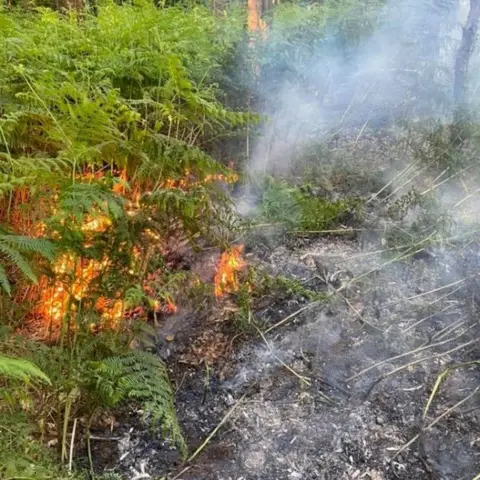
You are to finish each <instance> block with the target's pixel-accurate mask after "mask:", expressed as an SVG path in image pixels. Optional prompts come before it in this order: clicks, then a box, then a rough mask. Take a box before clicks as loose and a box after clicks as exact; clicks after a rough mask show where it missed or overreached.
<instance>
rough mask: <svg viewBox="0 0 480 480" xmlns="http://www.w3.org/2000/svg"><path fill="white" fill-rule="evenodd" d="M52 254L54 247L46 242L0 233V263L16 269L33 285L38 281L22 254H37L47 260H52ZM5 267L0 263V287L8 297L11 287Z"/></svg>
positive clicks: (29, 263) (27, 260)
mask: <svg viewBox="0 0 480 480" xmlns="http://www.w3.org/2000/svg"><path fill="white" fill-rule="evenodd" d="M54 252H55V248H54V245H53V244H52V243H51V242H49V241H48V240H44V239H36V238H29V237H25V236H21V235H10V234H6V233H0V261H3V262H8V263H9V264H10V265H12V266H14V267H16V268H18V269H19V270H20V271H21V272H22V274H23V275H24V276H25V277H26V278H28V279H29V280H30V281H32V282H34V283H36V282H37V281H38V280H37V276H36V275H35V273H34V271H33V268H32V265H31V262H30V261H29V259H27V258H26V256H25V255H24V254H38V255H40V256H41V257H44V258H46V259H48V260H53V258H54ZM2 257H3V258H2ZM5 267H6V265H5V263H4V264H3V265H2V264H1V263H0V287H1V288H2V289H3V290H4V291H5V292H6V293H7V294H9V295H10V293H11V286H10V282H9V280H8V276H7V269H6V268H5Z"/></svg>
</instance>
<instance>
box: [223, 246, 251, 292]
mask: <svg viewBox="0 0 480 480" xmlns="http://www.w3.org/2000/svg"><path fill="white" fill-rule="evenodd" d="M242 254H243V245H239V246H236V247H233V248H232V249H231V250H230V251H227V252H223V253H222V256H221V257H220V262H219V264H218V268H217V273H216V274H215V296H216V297H217V298H218V297H222V296H223V295H225V294H226V293H232V292H236V291H238V289H239V288H240V285H239V282H238V272H239V271H240V270H242V269H243V268H245V266H246V262H245V261H244V260H243V258H242Z"/></svg>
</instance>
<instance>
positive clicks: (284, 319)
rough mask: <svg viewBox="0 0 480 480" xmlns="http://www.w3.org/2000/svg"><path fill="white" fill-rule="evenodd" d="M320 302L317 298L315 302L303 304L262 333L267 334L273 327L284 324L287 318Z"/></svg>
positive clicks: (289, 318) (290, 318)
mask: <svg viewBox="0 0 480 480" xmlns="http://www.w3.org/2000/svg"><path fill="white" fill-rule="evenodd" d="M320 303H321V301H320V300H317V301H316V302H312V303H309V304H308V305H305V306H303V307H302V308H300V309H298V310H297V311H295V312H293V313H291V314H290V315H288V316H286V317H285V318H283V319H282V320H280V321H279V322H277V323H276V324H275V325H272V326H271V327H269V328H267V329H266V330H265V331H264V332H263V333H264V334H267V333H268V332H271V331H272V330H274V329H275V328H278V327H280V326H282V325H284V324H285V323H287V322H288V321H289V320H292V318H295V317H297V316H298V315H300V314H301V313H302V312H304V311H305V310H308V309H310V308H313V307H315V306H317V305H319V304H320Z"/></svg>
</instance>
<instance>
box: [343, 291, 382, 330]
mask: <svg viewBox="0 0 480 480" xmlns="http://www.w3.org/2000/svg"><path fill="white" fill-rule="evenodd" d="M335 293H336V294H337V295H338V296H339V297H340V298H342V300H344V301H345V303H346V304H347V305H348V306H349V307H350V309H351V310H352V312H353V313H354V314H355V315H356V316H357V317H358V319H359V320H360V322H361V323H363V324H364V325H367V326H368V327H370V328H372V329H373V330H376V331H377V332H380V333H385V331H384V330H382V329H381V328H379V327H377V326H376V325H373V324H372V323H370V322H368V321H367V320H365V318H364V317H363V315H362V314H361V313H360V312H359V311H358V310H357V309H356V308H355V307H354V306H353V305H352V303H351V302H350V300H349V299H348V298H347V297H345V295H342V294H341V293H340V292H339V291H338V290H337V291H336V292H335Z"/></svg>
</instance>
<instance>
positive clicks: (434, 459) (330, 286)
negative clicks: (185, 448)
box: [93, 233, 480, 480]
mask: <svg viewBox="0 0 480 480" xmlns="http://www.w3.org/2000/svg"><path fill="white" fill-rule="evenodd" d="M271 238H272V237H271V235H269V234H267V233H263V234H262V235H257V236H256V237H255V239H254V240H251V242H250V243H251V244H250V246H249V249H248V251H249V253H247V255H246V257H247V259H248V261H249V263H250V264H251V265H257V266H261V267H262V268H264V269H266V270H267V271H269V272H270V273H271V274H272V275H274V276H275V275H278V274H282V275H285V276H288V277H290V278H295V279H297V280H298V281H299V282H301V283H302V284H303V285H305V286H308V287H309V288H314V289H316V290H318V291H323V292H325V293H327V294H328V299H327V300H324V301H320V302H318V303H313V304H312V305H311V306H310V308H306V309H305V310H303V311H302V312H301V313H299V314H298V315H296V316H294V317H292V318H291V319H290V320H289V321H287V322H285V323H284V324H283V325H281V326H278V327H276V328H273V329H272V330H270V331H268V333H266V334H265V338H264V339H262V338H260V337H259V336H258V335H254V334H251V333H250V334H248V335H245V334H239V330H238V328H237V327H236V326H235V325H234V324H232V322H231V320H229V319H228V317H226V318H224V315H223V314H224V312H225V310H227V311H228V305H229V300H228V299H225V300H223V302H224V303H223V304H222V303H219V304H217V305H214V306H212V307H211V308H209V309H207V311H204V313H203V314H201V315H200V314H198V313H197V314H192V313H189V312H183V313H181V314H179V315H177V316H176V317H174V318H170V319H169V321H168V325H163V326H162V327H161V328H160V330H159V336H160V340H159V344H158V353H159V355H160V356H162V357H163V358H164V359H165V361H166V362H167V364H168V365H169V367H170V369H171V372H172V378H173V380H174V386H175V387H176V404H177V409H178V415H179V421H180V423H181V426H182V429H183V432H184V434H185V439H186V441H187V443H188V445H189V448H190V453H193V452H194V451H195V449H196V448H197V447H198V446H199V445H200V444H201V443H202V442H203V440H204V439H205V438H206V437H207V436H208V435H209V434H210V433H211V432H212V430H213V429H214V428H215V427H216V426H217V425H218V424H219V422H220V421H222V419H223V418H224V417H225V415H226V414H227V413H228V412H230V410H231V409H232V408H233V413H231V415H230V416H229V418H228V420H227V421H225V422H224V424H223V425H222V427H221V428H220V429H219V431H218V432H217V434H216V435H215V436H214V437H213V439H212V440H211V441H210V442H209V443H208V444H207V446H206V447H205V448H204V449H203V450H202V451H201V453H200V454H199V455H198V456H197V457H196V458H195V459H194V460H193V461H192V462H189V463H187V464H182V462H181V461H180V459H179V456H178V454H177V452H176V451H175V449H173V448H171V447H169V446H168V443H166V442H164V441H162V440H160V437H158V438H157V437H156V436H155V435H153V434H151V433H149V432H148V430H147V429H146V428H145V427H144V426H143V425H142V423H141V422H140V419H139V417H140V413H141V412H140V413H139V412H137V411H135V410H132V411H125V412H123V414H122V415H121V418H120V417H118V418H117V421H118V423H117V425H116V426H115V428H114V429H113V430H112V431H110V430H109V431H108V432H105V431H104V432H97V433H98V434H99V437H100V438H102V435H103V437H105V439H104V440H103V441H101V440H97V441H94V442H93V443H94V445H93V446H94V458H95V459H96V462H97V465H98V467H99V468H102V469H103V470H105V471H112V470H113V471H116V472H120V473H122V474H123V475H125V478H129V479H132V480H133V479H140V478H156V479H160V478H169V479H173V478H175V479H183V480H204V479H205V480H207V479H211V480H256V479H258V480H283V479H285V480H287V479H288V480H300V479H332V480H336V479H370V480H384V479H385V480H386V479H397V478H400V479H411V480H415V479H428V478H432V479H433V478H435V479H452V480H460V479H469V480H471V479H472V478H474V477H475V475H476V474H478V473H479V472H480V448H479V446H480V422H479V420H480V404H479V396H478V395H477V394H476V393H477V392H476V390H475V389H476V388H478V387H479V385H480V370H479V368H478V365H477V364H467V365H465V366H463V367H462V368H458V369H454V370H452V372H451V373H450V375H448V376H447V377H446V379H445V380H444V382H443V383H442V384H441V386H440V389H439V392H438V394H437V395H436V396H435V398H434V400H433V402H432V404H431V406H430V409H429V411H428V414H427V416H426V418H425V419H424V420H422V414H423V411H424V408H425V406H426V403H427V400H428V398H429V395H430V393H431V391H432V388H433V386H434V384H435V381H436V379H437V377H438V375H439V374H440V373H441V372H443V371H445V369H446V368H447V367H449V366H452V365H457V364H460V363H467V362H472V361H475V360H478V359H479V358H480V355H479V353H480V349H479V344H478V339H479V334H480V328H479V321H478V314H477V313H476V311H477V308H478V307H477V300H478V299H477V295H478V294H477V290H478V288H477V287H478V286H477V283H476V281H477V280H476V279H477V277H476V275H477V274H478V271H479V267H480V245H479V244H477V243H471V244H469V245H467V246H466V247H464V248H461V249H460V248H457V247H456V248H454V249H436V250H430V251H428V252H424V253H423V254H422V255H419V256H417V257H416V258H413V259H412V258H409V259H407V260H404V261H392V259H393V258H394V257H395V255H397V254H394V255H385V252H379V253H372V252H376V251H377V250H378V245H377V244H376V243H375V239H373V240H372V238H369V239H365V238H362V237H361V235H360V236H357V237H356V238H343V237H338V236H337V237H329V238H321V237H318V236H317V237H316V238H311V237H305V238H299V237H290V238H283V239H280V240H279V239H278V238H276V239H275V241H274V242H272V241H271ZM247 247H248V245H247ZM315 260H316V261H315ZM319 265H320V266H319ZM320 271H321V274H320V273H319V272H320ZM325 272H327V274H326V275H325ZM342 276H343V277H345V278H348V279H349V280H352V278H353V279H354V280H353V281H351V282H350V284H349V286H348V287H347V288H342V286H341V281H339V280H338V279H339V278H340V279H341V278H342ZM320 277H321V278H320ZM478 291H480V290H478ZM308 304H309V301H307V299H305V298H303V297H302V296H301V295H298V294H294V293H288V292H284V293H283V294H282V295H278V294H277V295H274V294H272V295H271V296H270V297H269V298H267V299H265V298H264V299H258V300H257V301H256V303H255V304H254V308H253V317H252V318H254V319H255V321H256V322H257V324H258V325H261V326H262V329H263V330H265V329H266V328H268V327H269V326H273V325H275V324H276V323H277V322H279V321H280V320H282V319H284V318H285V317H287V316H288V315H289V314H291V313H294V312H296V311H298V310H299V309H301V308H303V307H305V306H306V305H308ZM167 337H168V339H169V340H171V339H172V338H173V340H171V341H167V340H166V338H167ZM202 341H203V344H205V345H207V344H210V345H216V348H217V349H218V352H219V353H218V355H217V356H216V355H215V353H212V354H210V356H209V355H208V354H206V355H207V359H208V360H207V361H208V362H209V363H211V364H212V366H211V367H209V368H206V367H205V366H204V364H202V363H201V358H200V357H201V354H199V355H200V357H199V359H198V361H197V362H195V358H197V357H195V355H194V352H197V354H198V352H199V351H201V345H202ZM196 345H200V347H198V348H197V349H195V346H196ZM414 350H416V351H415V352H414ZM192 352H193V353H192ZM395 357H396V358H395ZM204 360H205V358H204ZM195 363H198V364H197V365H196V364H195ZM374 365H377V366H375V367H374V368H371V369H370V370H368V371H365V372H363V373H362V371H363V370H365V369H367V368H369V367H372V366H374ZM286 366H288V367H289V368H290V369H292V370H293V371H294V372H295V373H296V374H297V375H298V376H303V377H307V378H308V383H306V382H304V381H302V380H301V379H299V378H298V376H297V375H295V374H294V373H292V371H291V370H289V369H287V367H286ZM396 369H398V371H395V370H396ZM457 403H458V404H459V405H457V406H456V407H455V408H454V409H453V410H452V411H451V412H450V413H448V410H449V409H450V408H452V407H454V406H455V405H456V404H457ZM445 412H447V414H446V415H444V417H442V418H440V419H439V418H438V417H439V416H441V415H442V414H444V413H445ZM432 422H435V423H434V424H433V425H430V424H432ZM418 434H420V435H419V437H418V439H417V440H416V441H415V442H413V443H412V444H411V446H410V447H409V448H405V449H404V450H402V451H400V453H399V450H401V449H402V447H403V446H404V445H405V444H406V443H407V442H409V441H410V440H411V439H412V438H414V437H415V436H416V435H418ZM182 472H183V473H182ZM147 475H148V476H147ZM167 475H168V476H167Z"/></svg>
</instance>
